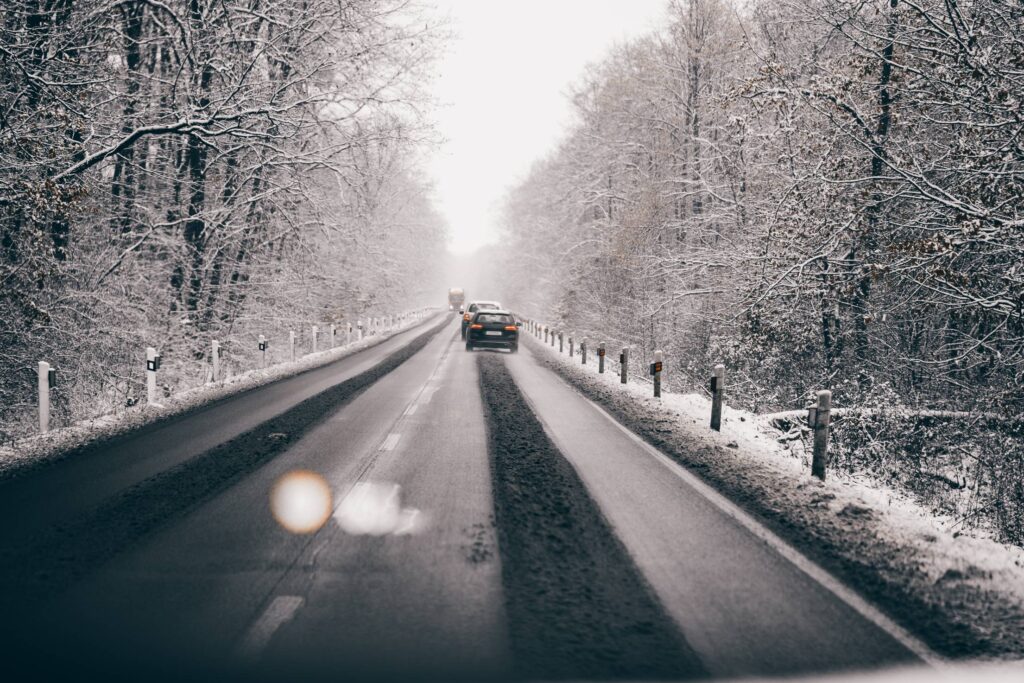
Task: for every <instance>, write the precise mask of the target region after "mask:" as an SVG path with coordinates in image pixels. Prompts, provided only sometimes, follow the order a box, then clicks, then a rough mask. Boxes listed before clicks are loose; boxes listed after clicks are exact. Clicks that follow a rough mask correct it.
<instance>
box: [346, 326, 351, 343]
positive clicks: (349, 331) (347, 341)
mask: <svg viewBox="0 0 1024 683" xmlns="http://www.w3.org/2000/svg"><path fill="white" fill-rule="evenodd" d="M351 343H352V323H348V326H347V327H346V329H345V346H348V345H349V344H351Z"/></svg>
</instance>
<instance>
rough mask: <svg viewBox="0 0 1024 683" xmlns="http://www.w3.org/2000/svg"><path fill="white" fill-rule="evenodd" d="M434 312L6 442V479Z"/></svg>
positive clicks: (338, 355) (378, 338)
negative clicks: (289, 358) (155, 401)
mask: <svg viewBox="0 0 1024 683" xmlns="http://www.w3.org/2000/svg"><path fill="white" fill-rule="evenodd" d="M433 313H434V311H432V310H423V311H416V312H412V313H410V314H409V316H408V317H406V318H405V322H404V323H402V324H396V325H395V327H394V329H391V330H387V331H381V332H380V333H378V334H373V335H371V336H367V337H364V338H363V339H362V340H360V341H356V342H352V343H351V344H347V345H344V346H336V347H335V348H333V349H326V350H324V351H318V352H317V353H310V354H307V355H305V356H303V357H302V358H298V359H296V360H295V361H286V362H284V363H278V364H276V365H272V366H270V367H268V368H266V369H254V370H249V371H247V372H243V373H240V374H237V375H233V376H228V377H226V378H225V379H223V380H220V381H217V382H208V383H207V384H205V385H203V386H199V387H194V388H192V389H189V390H187V391H183V392H180V393H178V394H175V395H174V396H171V397H169V398H164V399H161V402H160V403H158V404H155V405H145V404H142V405H138V406H134V407H132V408H127V409H125V410H124V411H120V412H117V413H111V414H107V415H103V416H101V417H97V418H93V419H90V420H82V421H80V422H76V423H74V424H72V425H69V426H67V427H63V428H60V429H54V430H51V431H49V432H47V433H46V434H37V435H35V436H31V437H25V438H22V439H18V440H16V441H14V442H13V443H8V444H4V445H3V446H0V478H3V477H8V476H11V475H13V474H14V473H16V472H18V471H20V470H22V469H24V468H26V467H31V466H34V465H36V464H39V463H42V462H46V461H49V460H54V459H58V458H60V457H61V456H62V455H64V454H65V453H67V452H69V451H71V450H73V449H76V448H79V447H81V446H84V445H86V444H88V443H91V442H95V441H100V440H103V439H109V438H111V437H114V436H117V435H119V434H123V433H126V432H129V431H131V430H133V429H138V428H139V427H142V426H144V425H147V424H150V423H153V422H156V421H158V420H162V419H166V418H168V417H172V416H174V415H180V414H182V413H185V412H188V411H191V410H194V409H195V408H197V407H199V406H201V405H203V404H206V403H211V402H213V401H217V400H219V399H222V398H225V397H227V396H231V395H232V394H237V393H240V392H243V391H247V390H249V389H252V388H254V387H258V386H261V385H264V384H269V383H271V382H276V381H278V380H281V379H284V378H286V377H292V376H294V375H298V374H300V373H302V372H306V371H307V370H312V369H313V368H318V367H321V366H324V365H328V364H330V363H333V362H335V361H338V360H340V359H342V358H345V357H346V356H350V355H352V354H354V353H358V352H360V351H362V350H364V349H368V348H371V347H373V346H376V345H378V344H380V343H382V342H384V341H386V340H387V339H390V338H391V337H393V336H394V335H396V334H399V333H401V332H404V331H405V330H408V329H410V328H412V327H415V326H417V325H419V324H421V323H422V322H423V320H424V319H426V318H429V317H431V316H432V314H433ZM399 318H401V316H400V317H399Z"/></svg>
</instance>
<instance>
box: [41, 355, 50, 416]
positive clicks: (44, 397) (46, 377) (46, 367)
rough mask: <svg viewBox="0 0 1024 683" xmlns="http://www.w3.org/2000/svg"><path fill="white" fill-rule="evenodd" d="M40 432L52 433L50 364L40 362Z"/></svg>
mask: <svg viewBox="0 0 1024 683" xmlns="http://www.w3.org/2000/svg"><path fill="white" fill-rule="evenodd" d="M39 431H40V433H42V434H45V433H46V432H48V431H50V364H49V363H47V362H46V361H43V360H41V361H39Z"/></svg>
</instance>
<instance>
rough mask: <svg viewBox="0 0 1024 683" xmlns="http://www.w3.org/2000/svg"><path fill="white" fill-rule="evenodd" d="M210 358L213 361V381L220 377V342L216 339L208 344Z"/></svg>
mask: <svg viewBox="0 0 1024 683" xmlns="http://www.w3.org/2000/svg"><path fill="white" fill-rule="evenodd" d="M210 360H211V361H212V363H213V381H214V382H216V381H218V380H219V379H220V342H219V341H217V340H216V339H214V340H213V342H212V343H211V344H210Z"/></svg>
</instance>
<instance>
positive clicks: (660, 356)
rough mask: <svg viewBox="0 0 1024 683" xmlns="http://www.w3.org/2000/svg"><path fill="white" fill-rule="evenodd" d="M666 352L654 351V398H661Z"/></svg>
mask: <svg viewBox="0 0 1024 683" xmlns="http://www.w3.org/2000/svg"><path fill="white" fill-rule="evenodd" d="M664 362H665V354H664V353H662V352H661V351H655V352H654V372H653V374H654V398H661V369H662V367H664Z"/></svg>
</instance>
